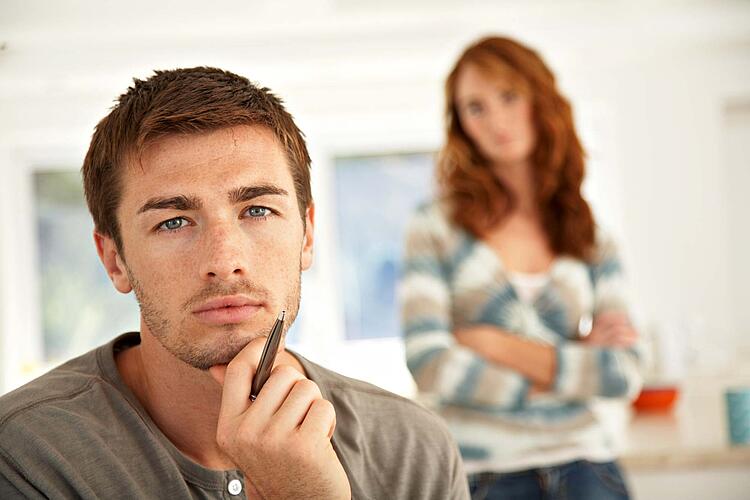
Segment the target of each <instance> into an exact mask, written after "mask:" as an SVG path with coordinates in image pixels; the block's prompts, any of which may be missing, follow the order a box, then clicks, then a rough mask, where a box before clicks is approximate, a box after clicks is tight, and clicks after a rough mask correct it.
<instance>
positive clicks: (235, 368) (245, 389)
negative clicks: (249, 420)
mask: <svg viewBox="0 0 750 500" xmlns="http://www.w3.org/2000/svg"><path fill="white" fill-rule="evenodd" d="M264 343H265V337H260V338H256V339H253V340H252V341H251V342H250V343H249V344H247V345H246V346H245V347H244V348H243V349H242V350H241V351H240V352H239V354H237V356H235V357H234V359H233V360H232V361H230V362H229V364H228V365H227V367H226V369H224V379H223V389H222V393H221V411H220V416H221V417H235V416H237V415H240V414H242V413H243V412H244V411H245V410H247V408H248V406H249V405H250V399H249V397H250V387H251V386H252V382H253V377H254V376H255V370H257V368H258V360H259V359H260V353H261V351H262V350H263V345H264ZM220 371H221V368H220V367H216V368H214V367H211V368H209V373H211V376H214V373H217V374H218V373H219V372H220Z"/></svg>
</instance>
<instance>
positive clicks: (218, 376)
mask: <svg viewBox="0 0 750 500" xmlns="http://www.w3.org/2000/svg"><path fill="white" fill-rule="evenodd" d="M226 372H227V365H214V366H212V367H211V368H209V369H208V373H209V375H211V377H213V379H214V380H215V381H216V382H217V383H218V384H219V385H221V386H223V385H224V375H225V374H226Z"/></svg>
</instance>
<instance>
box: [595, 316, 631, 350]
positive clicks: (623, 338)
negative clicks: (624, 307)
mask: <svg viewBox="0 0 750 500" xmlns="http://www.w3.org/2000/svg"><path fill="white" fill-rule="evenodd" d="M581 341H582V342H583V343H585V344H589V345H592V346H597V347H614V348H620V349H627V348H628V347H632V346H633V345H634V344H635V343H636V342H637V341H638V332H637V331H635V329H634V328H633V326H632V325H631V324H630V320H629V319H628V316H627V314H624V313H621V312H605V313H601V314H597V315H596V316H595V317H594V325H593V327H592V328H591V332H590V333H589V334H588V335H587V336H586V337H584V338H583V339H582V340H581Z"/></svg>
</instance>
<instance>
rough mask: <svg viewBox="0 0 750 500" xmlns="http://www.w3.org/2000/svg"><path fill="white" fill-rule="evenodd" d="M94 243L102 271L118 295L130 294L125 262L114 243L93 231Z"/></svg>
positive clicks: (107, 237) (130, 287) (130, 288)
mask: <svg viewBox="0 0 750 500" xmlns="http://www.w3.org/2000/svg"><path fill="white" fill-rule="evenodd" d="M94 242H95V243H96V253H98V254H99V259H101V261H102V264H104V269H105V270H106V271H107V275H108V276H109V279H111V280H112V284H113V285H115V288H116V289H117V291H118V292H120V293H130V291H131V290H132V289H133V287H132V286H131V285H130V280H129V279H128V272H127V270H126V269H125V261H124V260H123V259H122V258H121V257H120V252H119V250H117V245H115V241H114V240H113V239H112V238H111V237H109V236H104V235H103V234H101V233H98V232H96V231H94Z"/></svg>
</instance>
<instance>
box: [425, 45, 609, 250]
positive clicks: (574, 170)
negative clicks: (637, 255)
mask: <svg viewBox="0 0 750 500" xmlns="http://www.w3.org/2000/svg"><path fill="white" fill-rule="evenodd" d="M467 64H473V65H476V66H477V67H479V68H480V69H481V70H482V71H484V72H485V73H487V74H488V75H502V76H503V77H505V78H507V79H508V80H510V82H511V84H512V85H514V86H516V87H518V89H517V90H519V91H521V92H523V93H525V94H528V95H529V97H530V98H531V101H532V103H533V104H532V106H533V120H534V127H535V129H536V147H535V149H534V151H533V152H532V156H531V162H532V164H533V166H534V179H535V184H536V195H537V203H538V206H539V209H540V211H541V215H542V222H543V225H544V229H545V232H546V234H547V237H548V238H549V243H550V245H551V247H552V250H553V251H554V252H555V254H564V255H571V256H574V257H579V258H582V259H586V258H588V257H589V251H590V250H591V249H592V248H593V245H594V232H595V228H594V217H593V215H592V213H591V209H590V207H589V205H588V203H587V202H586V200H585V199H584V198H583V196H582V195H581V184H582V182H583V177H584V173H585V168H584V163H585V162H584V159H585V155H584V151H583V147H582V146H581V142H580V140H579V139H578V134H577V133H576V129H575V125H574V123H573V112H572V108H571V106H570V103H569V102H568V100H567V99H565V97H563V96H562V94H561V93H560V91H559V90H558V88H557V85H556V82H555V76H554V74H553V73H552V71H550V69H549V68H548V67H547V65H546V64H545V63H544V61H543V60H542V58H541V57H540V56H539V54H538V53H537V52H536V51H534V50H532V49H531V48H529V47H526V46H524V45H522V44H520V43H519V42H517V41H515V40H512V39H510V38H505V37H497V36H492V37H486V38H482V39H480V40H478V41H476V42H475V43H473V44H471V45H470V46H469V47H468V48H466V50H465V51H464V52H463V54H461V56H460V57H459V59H458V61H457V62H456V64H455V66H454V67H453V69H452V71H451V72H450V74H449V75H448V78H447V79H446V82H445V118H446V121H445V125H446V141H445V145H444V146H443V148H442V151H441V152H440V158H439V160H438V180H439V182H440V186H441V189H442V194H443V195H444V196H445V197H446V198H447V199H448V200H449V202H450V205H451V206H452V214H451V217H452V220H453V222H454V223H455V224H457V225H458V226H460V227H463V228H464V229H466V230H467V231H469V232H470V233H472V234H474V235H476V236H479V237H481V236H482V235H483V234H484V233H485V232H487V231H489V230H490V229H492V228H493V227H495V226H496V225H497V224H499V223H501V222H502V221H503V219H504V218H505V217H506V216H507V215H509V214H510V213H511V212H512V210H513V208H514V200H513V198H512V193H511V192H510V191H509V190H508V188H507V187H506V186H505V185H504V184H503V183H502V181H501V180H500V179H499V178H498V177H497V176H496V175H494V174H493V173H492V171H491V169H490V168H489V165H488V162H487V160H486V159H485V158H484V157H483V155H482V154H481V152H480V151H479V149H478V148H477V147H476V145H475V144H473V143H472V141H471V139H470V138H469V136H468V135H467V134H466V132H465V131H464V130H463V127H462V126H461V121H460V120H459V116H458V109H457V108H456V102H455V100H456V80H457V78H458V74H459V72H460V71H461V70H462V69H463V68H464V67H465V66H466V65H467Z"/></svg>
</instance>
